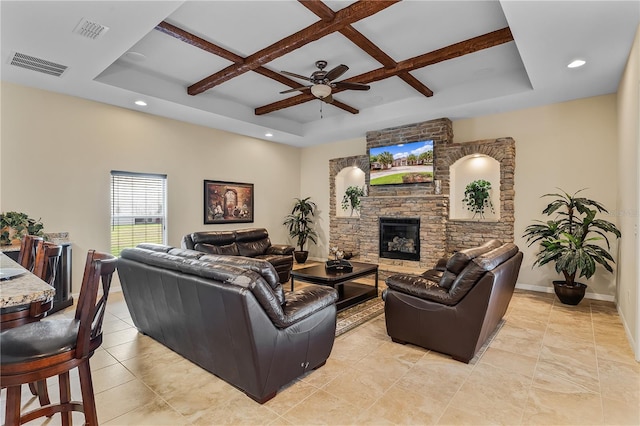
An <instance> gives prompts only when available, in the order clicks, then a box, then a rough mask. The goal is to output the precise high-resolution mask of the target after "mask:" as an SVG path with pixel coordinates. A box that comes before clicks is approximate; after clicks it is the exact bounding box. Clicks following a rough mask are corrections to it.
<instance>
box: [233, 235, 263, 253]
mask: <svg viewBox="0 0 640 426" xmlns="http://www.w3.org/2000/svg"><path fill="white" fill-rule="evenodd" d="M236 245H237V246H238V252H239V253H240V256H248V257H256V256H260V255H261V254H264V253H265V252H266V251H267V249H268V248H269V247H270V246H271V241H269V238H262V239H260V240H255V241H238V242H237V243H236Z"/></svg>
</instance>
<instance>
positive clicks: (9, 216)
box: [0, 212, 44, 245]
mask: <svg viewBox="0 0 640 426" xmlns="http://www.w3.org/2000/svg"><path fill="white" fill-rule="evenodd" d="M43 228H44V225H43V224H42V222H40V219H38V220H35V219H32V218H30V217H29V216H28V215H27V214H25V213H21V212H6V213H0V245H11V244H19V243H20V240H22V237H23V236H25V235H27V234H29V235H38V236H40V237H41V236H43V235H44V233H43V232H42V229H43Z"/></svg>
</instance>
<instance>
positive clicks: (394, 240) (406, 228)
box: [380, 217, 420, 260]
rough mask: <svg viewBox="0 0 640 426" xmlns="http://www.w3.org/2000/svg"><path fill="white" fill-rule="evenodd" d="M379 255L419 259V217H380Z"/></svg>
mask: <svg viewBox="0 0 640 426" xmlns="http://www.w3.org/2000/svg"><path fill="white" fill-rule="evenodd" d="M380 257H383V258H387V259H403V260H420V218H409V219H398V218H393V217H381V218H380Z"/></svg>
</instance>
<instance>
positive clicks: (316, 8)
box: [298, 0, 336, 22]
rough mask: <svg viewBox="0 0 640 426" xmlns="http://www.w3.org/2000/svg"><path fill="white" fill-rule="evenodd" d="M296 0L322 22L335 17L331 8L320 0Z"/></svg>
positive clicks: (329, 20)
mask: <svg viewBox="0 0 640 426" xmlns="http://www.w3.org/2000/svg"><path fill="white" fill-rule="evenodd" d="M298 1H299V2H300V4H302V5H303V6H304V7H306V8H307V9H309V10H310V11H311V12H313V13H314V14H315V15H316V16H317V17H318V18H320V19H322V20H323V21H324V22H331V21H332V20H333V19H334V18H335V17H336V13H335V12H334V11H333V9H331V8H330V7H329V6H327V5H326V4H324V3H323V2H322V1H321V0H298Z"/></svg>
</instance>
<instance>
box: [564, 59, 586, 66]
mask: <svg viewBox="0 0 640 426" xmlns="http://www.w3.org/2000/svg"><path fill="white" fill-rule="evenodd" d="M586 63H587V62H586V61H584V60H582V59H575V60H573V61H572V62H571V63H570V64H569V65H567V68H578V67H581V66H583V65H584V64H586Z"/></svg>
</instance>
